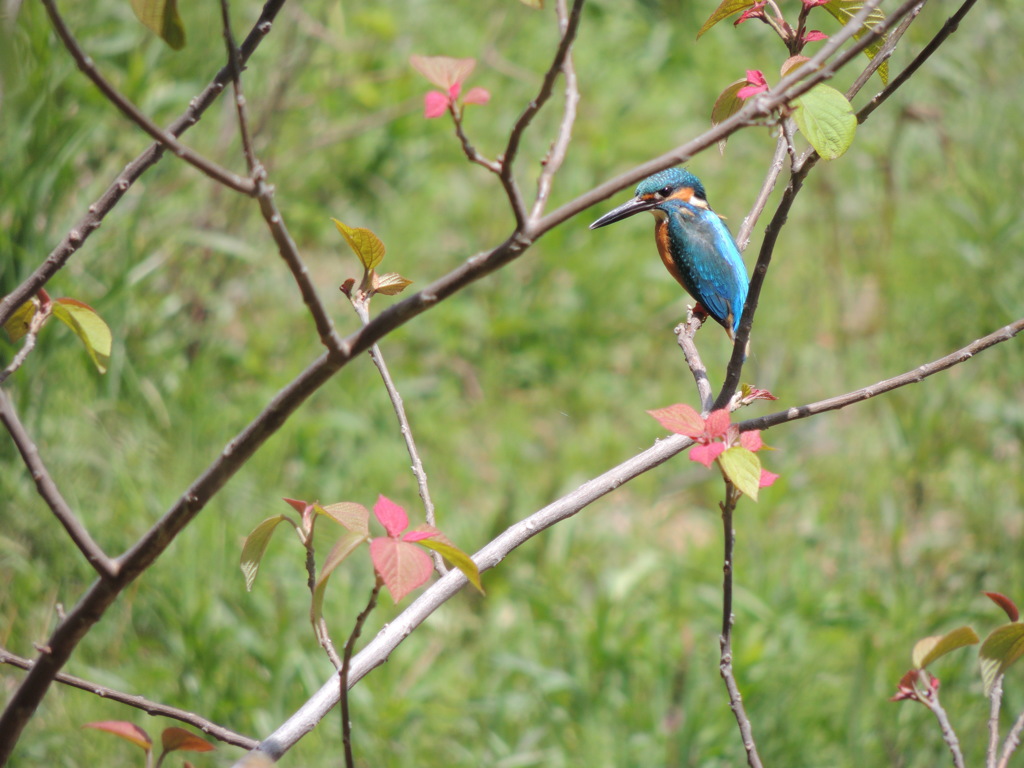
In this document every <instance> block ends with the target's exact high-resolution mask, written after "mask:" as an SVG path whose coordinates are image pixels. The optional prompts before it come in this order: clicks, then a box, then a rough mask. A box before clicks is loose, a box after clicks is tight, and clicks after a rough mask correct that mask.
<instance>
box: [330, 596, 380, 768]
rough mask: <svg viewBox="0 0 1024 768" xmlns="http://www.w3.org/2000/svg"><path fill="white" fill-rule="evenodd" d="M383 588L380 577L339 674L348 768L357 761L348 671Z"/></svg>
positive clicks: (346, 647) (359, 617)
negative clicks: (354, 749) (368, 618)
mask: <svg viewBox="0 0 1024 768" xmlns="http://www.w3.org/2000/svg"><path fill="white" fill-rule="evenodd" d="M383 586H384V582H383V581H381V579H380V577H379V576H378V577H377V581H376V582H375V583H374V585H373V590H372V591H371V592H370V600H369V602H367V603H366V607H365V608H363V610H362V611H360V612H359V615H358V616H356V623H355V626H354V627H353V628H352V633H351V634H350V635H349V636H348V640H346V641H345V659H344V661H342V664H341V670H340V671H339V672H338V696H339V697H340V698H341V738H342V743H343V744H344V747H345V766H346V768H354V766H355V759H354V758H353V756H352V721H351V719H350V716H349V711H348V689H349V683H348V671H349V669H350V668H351V666H352V652H353V651H354V650H355V647H356V640H358V639H359V636H360V635H361V634H362V633H363V625H364V624H366V619H367V617H369V615H370V613H371V612H372V611H373V609H374V608H376V607H377V596H378V595H379V594H380V588H381V587H383Z"/></svg>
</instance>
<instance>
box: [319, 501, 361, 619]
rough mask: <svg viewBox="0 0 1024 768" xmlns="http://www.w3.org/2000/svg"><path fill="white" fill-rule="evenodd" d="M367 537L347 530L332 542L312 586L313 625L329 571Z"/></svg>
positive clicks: (321, 614)
mask: <svg viewBox="0 0 1024 768" xmlns="http://www.w3.org/2000/svg"><path fill="white" fill-rule="evenodd" d="M332 506H335V505H332ZM368 539H369V534H368V533H365V534H364V533H357V532H356V531H349V532H348V533H346V534H345V535H344V536H342V537H341V538H340V539H338V540H337V541H336V542H334V546H333V547H331V551H330V552H328V553H327V559H326V560H325V561H324V565H323V568H321V569H320V575H319V576H317V577H316V584H315V585H314V586H313V604H312V605H311V606H310V609H309V619H310V621H312V622H313V626H314V627H315V626H316V625H317V622H318V621H320V617H321V616H323V609H324V592H325V591H326V589H327V580H328V579H329V578H330V577H331V573H333V572H334V569H335V568H337V567H338V566H339V565H341V563H342V562H343V561H344V560H345V558H346V557H348V556H349V555H351V554H352V553H353V552H355V551H356V548H357V547H358V546H359V545H360V544H362V543H363V542H364V541H367V540H368Z"/></svg>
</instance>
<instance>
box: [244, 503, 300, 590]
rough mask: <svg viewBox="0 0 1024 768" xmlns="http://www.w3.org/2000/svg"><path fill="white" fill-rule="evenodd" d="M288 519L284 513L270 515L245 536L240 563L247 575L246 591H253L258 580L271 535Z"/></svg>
mask: <svg viewBox="0 0 1024 768" xmlns="http://www.w3.org/2000/svg"><path fill="white" fill-rule="evenodd" d="M287 519H288V518H287V517H285V516H284V515H274V516H273V517H268V518H267V519H266V520H264V521H263V522H262V523H260V524H259V525H257V526H256V527H255V528H253V529H252V533H250V534H249V535H248V536H246V537H245V543H244V544H243V545H242V557H241V558H240V560H239V563H238V565H239V567H240V568H241V569H242V575H243V576H244V577H245V591H246V592H251V591H252V585H253V582H254V581H256V572H257V571H259V569H260V561H261V560H262V559H263V554H264V553H265V552H266V551H267V544H269V543H270V537H271V536H273V535H274V529H275V528H277V526H278V524H279V523H283V522H284V521H285V520H287Z"/></svg>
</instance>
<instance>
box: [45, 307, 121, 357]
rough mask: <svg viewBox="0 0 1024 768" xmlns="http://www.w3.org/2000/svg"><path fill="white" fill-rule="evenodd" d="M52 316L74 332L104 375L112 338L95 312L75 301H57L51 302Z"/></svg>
mask: <svg viewBox="0 0 1024 768" xmlns="http://www.w3.org/2000/svg"><path fill="white" fill-rule="evenodd" d="M53 316H54V317H56V318H57V319H58V320H60V321H61V322H62V323H64V324H65V325H66V326H67V327H68V328H70V329H71V330H72V331H74V332H75V334H76V335H77V336H78V338H80V339H81V340H82V343H83V344H85V351H86V352H88V353H89V357H90V358H92V362H93V364H94V365H95V366H96V368H97V370H98V371H99V372H100V373H106V372H107V363H108V362H109V361H110V348H111V345H112V343H113V337H112V336H111V335H110V328H109V326H108V325H107V324H106V323H105V322H103V318H102V317H100V316H99V315H98V314H96V310H95V309H93V308H92V307H90V306H89V305H88V304H84V303H82V302H81V301H76V300H75V299H57V300H55V301H54V302H53Z"/></svg>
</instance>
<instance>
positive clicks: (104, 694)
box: [0, 648, 259, 749]
mask: <svg viewBox="0 0 1024 768" xmlns="http://www.w3.org/2000/svg"><path fill="white" fill-rule="evenodd" d="M0 664H10V665H11V666H12V667H18V668H20V669H24V670H30V669H32V665H33V662H32V660H31V659H25V658H22V657H21V656H16V655H15V654H13V653H11V652H10V651H8V650H6V649H4V648H0ZM54 679H55V680H56V681H57V682H58V683H63V684H64V685H68V686H70V687H72V688H78V689H80V690H83V691H86V692H88V693H94V694H96V695H97V696H99V697H100V698H101V699H110V700H111V701H116V702H118V703H119V704H127V705H128V706H129V707H134V708H135V709H141V710H142V711H143V712H145V713H146V714H147V715H153V716H159V717H170V718H172V719H174V720H177V721H179V722H182V723H185V724H186V725H191V726H192V727H194V728H198V729H199V730H201V731H202V732H203V733H205V734H208V735H210V736H212V737H213V738H215V739H217V740H218V741H222V742H224V743H225V744H231V745H233V746H236V747H242V749H253V748H255V747H256V745H257V744H258V743H259V742H258V741H256V739H251V738H249V737H248V736H243V735H242V734H240V733H236V732H235V731H232V730H229V729H228V728H225V727H224V726H222V725H217V724H216V723H214V722H211V721H209V720H207V719H206V718H204V717H200V716H199V715H197V714H195V713H194V712H188V711H187V710H184V709H178V708H177V707H170V706H167V705H166V704H161V703H159V702H157V701H150V700H149V699H147V698H144V697H142V696H134V695H132V694H130V693H122V692H121V691H118V690H115V689H113V688H107V687H106V686H105V685H100V684H98V683H93V682H90V681H89V680H83V679H82V678H81V677H75V676H74V675H68V674H65V673H64V672H58V673H57V675H56V677H55V678H54Z"/></svg>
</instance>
